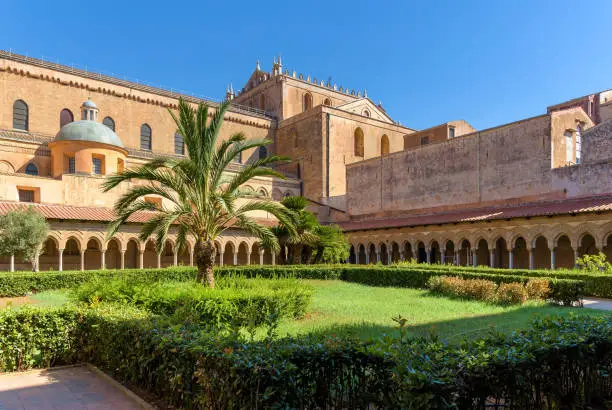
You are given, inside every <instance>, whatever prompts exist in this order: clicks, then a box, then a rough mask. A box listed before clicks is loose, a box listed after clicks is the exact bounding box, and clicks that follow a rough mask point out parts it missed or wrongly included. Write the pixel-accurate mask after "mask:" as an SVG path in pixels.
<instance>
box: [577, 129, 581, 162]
mask: <svg viewBox="0 0 612 410" xmlns="http://www.w3.org/2000/svg"><path fill="white" fill-rule="evenodd" d="M580 157H582V126H581V125H580V124H578V125H576V164H580Z"/></svg>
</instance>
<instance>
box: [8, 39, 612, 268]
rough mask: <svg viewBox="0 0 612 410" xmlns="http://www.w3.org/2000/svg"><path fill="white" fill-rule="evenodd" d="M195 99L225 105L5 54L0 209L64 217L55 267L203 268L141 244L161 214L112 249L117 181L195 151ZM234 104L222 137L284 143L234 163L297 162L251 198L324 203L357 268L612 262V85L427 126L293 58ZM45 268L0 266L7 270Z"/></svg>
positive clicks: (189, 258)
mask: <svg viewBox="0 0 612 410" xmlns="http://www.w3.org/2000/svg"><path fill="white" fill-rule="evenodd" d="M181 97H182V98H184V99H185V100H187V101H189V102H190V103H193V104H197V103H199V102H206V103H208V104H209V105H210V106H211V107H212V108H213V109H214V108H215V107H216V106H217V103H216V102H214V101H208V100H202V99H199V98H196V97H193V96H189V95H183V94H178V93H176V92H174V91H172V90H165V89H160V88H154V87H151V86H147V85H142V84H138V83H133V82H129V81H126V80H122V79H119V78H114V77H109V76H105V75H102V74H98V73H92V72H88V71H84V70H78V69H74V68H73V67H69V66H63V65H60V64H56V63H50V62H46V61H42V60H37V59H32V58H28V57H25V56H21V55H17V54H14V53H9V52H4V51H0V214H1V213H5V212H8V211H10V210H13V209H19V208H23V207H25V206H33V207H34V209H36V210H37V211H38V212H40V213H41V214H42V215H44V216H45V218H47V220H48V222H49V224H50V226H51V231H50V235H49V238H48V239H47V241H46V242H45V244H44V250H43V254H42V255H41V257H40V268H41V269H43V270H46V269H55V270H62V269H98V268H101V267H107V268H117V269H121V268H137V267H156V266H171V265H177V264H183V265H189V264H192V263H193V244H191V245H190V248H189V249H188V250H187V251H185V252H184V253H183V254H180V255H179V254H178V252H176V251H175V248H174V241H175V238H176V237H175V234H172V235H170V237H169V239H168V242H167V244H166V247H165V249H164V251H163V252H162V253H161V254H157V253H156V252H155V250H154V246H153V242H152V240H149V241H147V242H142V241H140V240H139V239H138V233H139V231H140V224H141V223H142V222H144V221H146V219H147V218H148V217H150V215H148V214H146V213H140V214H137V215H135V216H134V217H133V218H132V220H130V221H129V222H128V223H127V224H125V226H123V227H122V228H121V230H120V232H119V233H118V234H117V235H116V236H115V237H113V238H110V239H108V238H107V237H106V234H105V231H106V224H107V223H108V222H109V221H110V220H112V219H113V210H112V207H113V204H114V202H115V201H116V200H117V198H118V197H119V196H120V195H121V194H122V193H123V192H125V191H126V189H128V188H129V185H128V184H125V185H124V186H121V187H119V188H117V189H115V190H113V191H110V192H109V193H102V192H101V190H100V184H101V183H102V182H103V181H104V178H105V175H109V174H112V173H114V172H117V171H120V170H122V169H125V168H129V167H133V166H138V165H140V164H143V163H144V162H146V161H147V160H149V159H151V158H153V157H154V156H157V155H164V156H179V157H180V156H182V155H185V148H184V146H183V142H182V139H181V137H180V135H178V134H177V133H176V128H175V126H174V122H173V120H172V118H171V116H170V114H169V112H168V110H175V109H176V108H177V104H178V99H179V98H181ZM226 98H227V99H229V100H231V103H232V104H231V106H230V109H229V111H228V112H227V114H226V118H225V122H224V125H223V127H222V134H223V135H222V137H227V136H229V135H231V134H233V133H236V132H243V133H244V134H245V136H246V137H247V139H248V138H268V139H269V140H271V141H272V143H271V144H270V145H268V146H267V147H266V148H261V149H257V150H252V152H247V153H245V155H244V156H243V157H242V158H239V159H238V161H237V162H236V163H235V164H234V168H233V169H234V170H235V169H238V168H239V167H241V166H243V165H242V164H246V163H249V162H250V161H253V160H256V159H258V158H260V157H262V156H265V155H269V154H270V153H276V154H279V155H285V156H288V157H291V158H292V161H291V162H290V163H288V164H283V165H280V166H278V169H279V170H280V171H282V172H283V173H284V174H285V175H286V176H287V178H286V179H283V180H280V179H273V178H258V179H255V180H254V181H252V182H253V183H252V186H249V187H247V188H249V189H253V190H255V191H256V192H259V193H260V194H261V195H264V196H269V197H271V198H273V199H275V200H280V199H282V198H283V197H285V196H288V195H303V196H305V197H307V198H308V199H309V200H310V201H311V209H312V211H313V212H315V213H316V215H317V216H318V218H319V219H320V220H321V221H322V222H323V223H336V224H338V225H339V226H341V227H342V229H343V230H344V231H345V233H346V234H347V236H348V238H349V241H350V243H351V256H350V258H349V262H350V263H376V262H380V263H383V264H388V263H392V262H393V261H398V260H405V259H409V258H414V259H417V260H419V261H421V262H429V263H454V264H460V265H490V266H495V267H507V268H556V267H572V266H573V265H574V263H575V260H576V258H578V257H579V256H581V255H582V254H586V253H596V252H599V251H601V252H604V253H605V254H606V255H607V256H608V258H609V259H610V260H612V91H603V92H599V93H594V94H590V95H587V96H584V97H580V98H577V99H574V100H570V101H567V102H564V103H561V104H556V105H553V106H550V107H548V108H547V109H546V110H545V113H544V114H543V115H540V116H536V117H533V118H527V119H522V120H519V121H516V122H513V123H510V124H505V125H501V126H498V127H494V128H491V129H486V130H476V129H474V128H473V127H472V126H471V125H470V124H469V123H468V122H466V121H463V120H454V121H449V122H446V123H444V124H440V125H437V126H434V127H431V128H428V129H425V130H416V129H412V128H408V127H406V126H403V125H401V124H400V123H399V122H396V121H394V120H393V119H392V118H391V117H390V116H389V115H388V114H387V113H386V111H385V109H384V108H383V106H382V104H381V103H375V102H374V101H373V100H372V99H370V97H369V96H368V93H367V92H366V90H355V89H352V88H347V87H345V86H343V85H339V84H336V83H332V82H331V81H330V80H327V81H326V80H322V79H318V78H315V77H311V76H309V75H304V74H299V73H296V72H295V71H289V70H287V69H286V68H283V63H282V60H281V57H280V56H279V57H278V58H274V60H273V63H272V69H271V71H264V70H262V68H261V65H260V63H259V62H258V63H257V64H256V66H255V69H254V71H253V72H252V74H251V75H250V77H249V78H248V80H247V81H246V83H245V85H244V86H243V87H242V88H241V89H239V90H237V91H234V88H233V86H232V85H230V86H229V87H228V88H227V89H226ZM543 111H544V110H543ZM230 172H231V170H230ZM137 183H138V181H134V182H132V184H137ZM146 200H148V201H152V202H155V203H159V202H160V201H161V199H160V198H155V197H151V198H146ZM254 216H255V217H257V218H258V219H259V221H260V223H264V224H274V223H275V220H274V219H272V218H271V217H270V216H269V215H267V214H260V215H254ZM217 249H218V252H219V254H218V255H217V263H218V264H273V263H275V255H273V254H271V253H270V252H269V251H268V250H264V249H263V248H261V247H260V246H259V244H258V243H257V241H256V240H255V238H252V237H250V236H249V235H248V234H246V233H245V232H242V231H240V230H238V229H234V230H230V231H228V232H227V233H226V234H225V235H224V236H223V237H222V238H221V239H220V240H219V241H218V243H217ZM28 268H29V265H28V264H26V263H23V261H20V260H15V258H4V259H0V270H12V269H15V270H19V269H28Z"/></svg>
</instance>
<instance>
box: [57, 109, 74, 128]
mask: <svg viewBox="0 0 612 410" xmlns="http://www.w3.org/2000/svg"><path fill="white" fill-rule="evenodd" d="M72 121H74V115H72V111H70V110H69V109H68V108H64V109H63V110H62V111H61V112H60V128H62V127H63V126H64V125H66V124H70V123H71V122H72Z"/></svg>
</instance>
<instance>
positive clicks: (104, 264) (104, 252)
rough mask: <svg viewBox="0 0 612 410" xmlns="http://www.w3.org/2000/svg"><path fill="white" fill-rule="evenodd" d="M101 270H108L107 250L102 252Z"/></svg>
mask: <svg viewBox="0 0 612 410" xmlns="http://www.w3.org/2000/svg"><path fill="white" fill-rule="evenodd" d="M100 268H101V269H106V249H102V250H101V251H100Z"/></svg>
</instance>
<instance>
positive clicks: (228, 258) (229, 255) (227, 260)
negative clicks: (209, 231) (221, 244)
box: [223, 242, 234, 266]
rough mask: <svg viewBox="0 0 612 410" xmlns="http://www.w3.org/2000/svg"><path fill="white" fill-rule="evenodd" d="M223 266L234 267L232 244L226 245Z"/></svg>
mask: <svg viewBox="0 0 612 410" xmlns="http://www.w3.org/2000/svg"><path fill="white" fill-rule="evenodd" d="M223 264H224V265H229V266H233V265H234V245H233V244H232V243H231V242H228V243H226V244H225V251H224V252H223Z"/></svg>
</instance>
